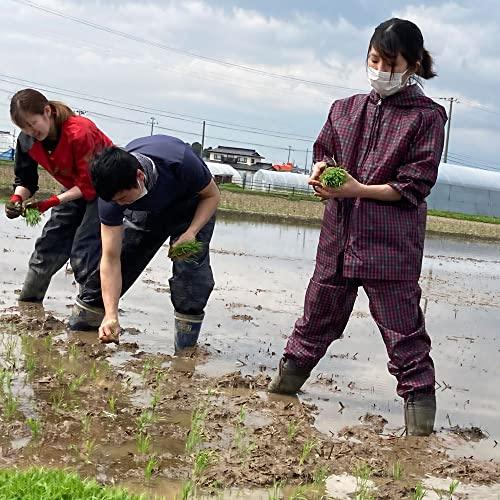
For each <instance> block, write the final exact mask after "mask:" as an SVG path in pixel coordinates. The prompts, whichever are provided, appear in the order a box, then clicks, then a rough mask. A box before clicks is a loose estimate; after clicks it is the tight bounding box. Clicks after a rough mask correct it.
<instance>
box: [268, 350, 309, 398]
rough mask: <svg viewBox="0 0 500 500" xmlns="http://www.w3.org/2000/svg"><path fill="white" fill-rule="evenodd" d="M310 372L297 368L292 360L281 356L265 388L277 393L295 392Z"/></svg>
mask: <svg viewBox="0 0 500 500" xmlns="http://www.w3.org/2000/svg"><path fill="white" fill-rule="evenodd" d="M310 374H311V372H310V371H308V370H304V369H303V368H299V367H298V366H297V365H296V364H295V362H294V361H293V360H291V359H285V358H281V361H280V364H279V367H278V372H277V373H276V375H275V376H274V378H273V379H272V380H271V383H270V384H269V386H268V388H267V390H268V391H269V392H276V393H278V394H297V392H299V391H300V388H301V387H302V386H303V385H304V382H305V381H306V380H307V379H308V378H309V375H310Z"/></svg>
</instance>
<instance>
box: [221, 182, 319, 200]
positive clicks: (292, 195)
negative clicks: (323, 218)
mask: <svg viewBox="0 0 500 500" xmlns="http://www.w3.org/2000/svg"><path fill="white" fill-rule="evenodd" d="M219 188H220V189H221V191H230V192H232V193H244V194H249V195H255V196H269V197H272V198H281V199H284V200H291V201H300V200H303V201H315V202H319V201H320V200H319V199H318V198H317V197H316V196H314V193H313V192H311V194H308V193H307V192H305V191H304V190H301V189H297V190H295V189H292V190H291V191H290V190H289V189H281V190H276V191H271V190H270V188H269V189H268V190H266V189H265V188H264V189H263V190H260V189H255V190H252V189H244V188H243V187H241V186H238V185H237V184H219ZM274 189H276V188H274Z"/></svg>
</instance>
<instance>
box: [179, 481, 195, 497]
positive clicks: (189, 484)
mask: <svg viewBox="0 0 500 500" xmlns="http://www.w3.org/2000/svg"><path fill="white" fill-rule="evenodd" d="M194 490H195V486H194V483H193V481H186V482H185V483H183V484H182V488H181V491H180V492H179V494H178V495H177V496H176V500H188V499H189V498H190V497H192V496H193V494H194Z"/></svg>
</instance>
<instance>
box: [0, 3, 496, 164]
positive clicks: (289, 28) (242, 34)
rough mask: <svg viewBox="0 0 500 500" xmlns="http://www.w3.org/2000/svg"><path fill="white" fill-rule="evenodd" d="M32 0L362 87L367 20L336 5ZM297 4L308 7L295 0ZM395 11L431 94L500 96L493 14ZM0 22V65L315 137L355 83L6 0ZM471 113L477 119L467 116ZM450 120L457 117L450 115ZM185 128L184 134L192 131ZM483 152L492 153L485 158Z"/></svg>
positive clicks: (90, 89) (486, 99)
mask: <svg viewBox="0 0 500 500" xmlns="http://www.w3.org/2000/svg"><path fill="white" fill-rule="evenodd" d="M39 2H40V3H43V5H46V6H48V7H51V8H54V9H57V10H60V11H64V12H65V13H67V14H68V15H72V16H75V17H80V18H84V19H88V20H91V21H93V22H95V23H98V24H101V25H105V26H109V27H111V28H113V29H116V30H120V31H123V32H126V33H129V34H131V35H134V36H137V37H140V38H145V39H148V40H154V41H157V42H158V43H161V44H164V45H166V46H171V47H175V48H179V49H181V50H187V51H191V52H195V53H199V54H202V55H204V56H207V57H212V58H217V59H222V60H225V61H232V62H236V63H239V64H242V65H246V66H252V67H255V68H258V69H261V70H263V71H266V72H274V73H279V74H285V75H294V76H297V77H299V78H303V79H307V80H313V81H322V82H328V83H330V84H332V85H339V86H345V87H351V88H361V89H366V90H368V86H367V83H366V76H365V72H364V58H365V54H366V49H367V44H368V41H369V38H370V36H371V34H372V32H373V28H374V26H364V25H361V26H356V25H354V24H353V23H352V22H350V21H348V20H347V19H346V18H345V17H343V16H342V15H339V16H338V17H336V18H330V19H326V18H325V19H318V17H317V16H314V15H310V16H309V15H307V14H304V10H303V11H302V13H295V14H293V15H291V16H290V17H287V18H285V17H276V16H270V15H267V14H266V13H265V12H261V11H258V10H256V9H253V10H248V9H243V8H241V7H233V8H226V9H224V8H222V7H215V6H214V5H213V4H211V3H210V2H209V1H202V0H187V1H183V2H176V1H168V2H167V1H165V2H158V3H143V2H139V1H137V2H134V1H128V2H118V3H113V2H72V1H69V0H50V1H48V0H39ZM304 5H307V3H306V2H305V1H304ZM397 14H399V15H400V16H402V17H406V18H410V19H412V20H414V21H415V22H417V24H419V25H420V26H421V28H422V31H423V32H424V36H425V38H426V42H427V45H428V46H429V48H430V49H431V50H432V51H433V53H434V55H435V57H436V62H437V67H438V70H439V73H440V77H439V78H437V79H435V80H434V81H430V82H429V84H428V85H427V86H426V87H427V89H428V92H429V94H431V95H461V96H464V97H465V98H466V99H468V100H471V101H472V100H476V102H479V103H480V104H483V105H487V106H492V107H495V106H498V96H497V92H496V91H495V92H493V90H492V89H493V88H495V89H496V86H497V81H498V77H499V76H500V74H499V73H500V61H499V58H498V56H497V53H496V52H495V50H494V49H495V47H496V44H494V43H492V41H493V40H495V39H497V40H498V38H499V35H498V26H496V25H495V23H494V21H492V20H490V19H493V18H494V16H491V17H489V16H487V15H485V14H483V13H481V12H480V8H479V7H478V6H476V4H473V3H472V2H470V6H469V7H464V6H463V5H458V4H456V3H443V4H440V5H438V6H435V7H422V6H408V7H406V8H405V9H403V10H402V11H400V12H398V13H397ZM497 18H498V17H497ZM2 21H3V23H2V24H3V27H2V32H0V41H1V43H2V48H3V51H2V53H3V58H2V59H3V60H2V66H3V70H2V72H4V73H6V74H11V75H14V76H17V77H19V78H24V79H28V80H33V81H35V82H43V83H47V84H50V85H53V86H58V87H61V88H66V89H72V90H75V91H79V92H83V93H86V94H93V95H96V96H103V97H108V98H112V99H117V100H121V101H126V102H138V103H141V104H143V105H147V106H152V107H155V108H160V109H165V110H172V111H175V112H178V113H185V114H189V115H195V116H203V117H208V118H211V119H215V120H222V121H229V122H232V123H242V124H246V125H253V126H257V127H263V128H276V129H280V130H284V131H293V132H295V133H301V134H304V135H307V136H314V135H315V134H316V133H317V131H318V130H319V128H320V127H321V125H322V123H323V120H324V117H325V115H326V112H327V110H328V107H329V104H330V102H331V100H332V99H334V98H338V97H344V96H347V95H349V94H351V93H353V91H349V90H341V89H333V88H324V87H320V86H312V85H306V84H303V83H298V82H291V81H285V80H280V79H274V78H269V77H265V76H262V75H258V74H255V73H251V72H247V71H244V70H243V69H238V68H235V67H224V66H222V65H215V64H212V63H210V62H208V61H202V60H199V59H193V58H190V57H186V56H184V55H181V54H179V53H176V52H175V51H169V50H162V49H160V48H155V47H152V46H149V45H144V44H140V43H138V42H136V41H132V40H127V39H125V38H121V37H117V36H115V35H112V34H109V33H104V32H102V31H98V30H95V29H92V28H90V27H86V26H83V25H81V24H76V23H74V22H72V21H68V20H65V19H61V18H58V17H55V16H51V15H47V14H44V13H41V12H39V11H37V10H34V9H30V8H28V7H25V6H20V5H19V4H16V3H13V2H10V1H8V2H6V3H5V5H3V12H2ZM22 86H24V85H22V84H19V85H9V84H7V83H4V82H0V87H3V88H7V89H12V90H17V89H18V88H20V87H22ZM47 94H49V95H52V94H50V93H49V92H47ZM54 94H55V92H54ZM63 98H64V99H66V100H68V101H70V103H71V104H74V105H78V106H79V107H83V108H87V109H91V110H95V111H100V112H102V113H106V114H109V115H116V116H122V117H125V118H129V119H133V120H137V121H139V122H141V123H142V122H146V121H147V120H148V119H149V116H150V114H149V115H141V114H137V113H132V112H130V111H126V110H121V109H113V108H108V107H103V106H102V105H99V104H96V103H89V102H87V101H84V100H81V99H80V100H79V99H77V98H69V97H64V96H63ZM458 106H459V105H458ZM2 112H3V108H2ZM469 116H475V118H474V119H470V120H468V117H469ZM494 116H495V115H489V116H486V114H485V113H483V112H481V111H478V110H474V109H473V108H468V110H465V108H464V110H463V112H461V113H457V115H456V117H457V118H456V119H457V120H458V119H460V120H462V119H464V120H468V122H469V123H472V127H469V128H471V129H473V130H480V129H481V128H482V127H484V125H485V123H489V122H488V120H491V118H492V117H494ZM101 120H102V121H101ZM158 120H159V122H160V123H161V125H162V126H165V127H170V128H177V129H181V130H193V131H194V130H199V129H200V127H199V124H192V123H189V122H185V123H183V122H179V121H175V120H172V119H168V118H166V117H158ZM96 121H97V119H96ZM99 122H100V123H101V125H102V126H103V128H105V129H106V130H107V131H108V132H109V134H110V135H111V136H112V137H113V138H114V139H115V140H116V141H117V142H124V141H126V140H127V139H129V138H131V137H132V136H134V135H137V134H141V133H147V132H148V128H147V126H146V125H144V127H143V128H142V125H133V124H128V125H127V124H126V123H124V122H122V123H119V122H113V121H111V120H107V121H106V120H104V119H99ZM458 126H461V127H463V124H460V123H457V127H458ZM141 131H142V132H141ZM211 135H215V136H222V137H228V138H232V139H238V140H239V141H241V144H242V145H244V144H245V142H248V143H251V142H257V143H266V144H275V145H277V146H280V147H285V148H286V147H288V144H290V143H291V142H290V140H280V139H277V138H267V137H265V136H253V135H252V136H250V135H245V134H236V133H234V132H230V131H225V130H213V131H212V134H211ZM457 137H458V133H457ZM471 137H472V135H471ZM186 138H187V139H191V140H192V139H193V136H192V137H186ZM478 140H479V141H480V139H478V138H477V137H476V135H474V139H473V140H472V139H471V141H468V139H467V134H464V135H463V136H462V135H461V136H460V143H459V147H460V149H461V150H463V152H465V150H466V149H467V147H469V146H468V145H469V144H470V146H471V147H472V146H473V147H474V148H476V149H477V148H478V142H477V141H478ZM497 142H498V140H497ZM293 146H294V148H296V149H305V148H306V147H307V146H308V144H306V143H303V142H294V143H293ZM260 149H261V150H262V148H260ZM479 149H481V148H479ZM483 151H489V148H486V147H485V148H483ZM265 154H266V155H268V156H269V157H271V158H272V159H274V160H281V159H283V156H284V155H285V153H281V152H280V151H279V150H276V151H272V150H266V151H265ZM489 154H490V153H489V152H488V155H489ZM485 158H486V153H485ZM491 158H493V156H488V159H491Z"/></svg>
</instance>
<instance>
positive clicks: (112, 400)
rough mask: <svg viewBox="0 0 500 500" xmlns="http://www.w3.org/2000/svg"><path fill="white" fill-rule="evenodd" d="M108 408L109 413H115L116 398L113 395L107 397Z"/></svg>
mask: <svg viewBox="0 0 500 500" xmlns="http://www.w3.org/2000/svg"><path fill="white" fill-rule="evenodd" d="M108 408H109V411H110V413H112V414H113V415H114V414H116V398H115V397H114V396H110V398H109V399H108Z"/></svg>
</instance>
